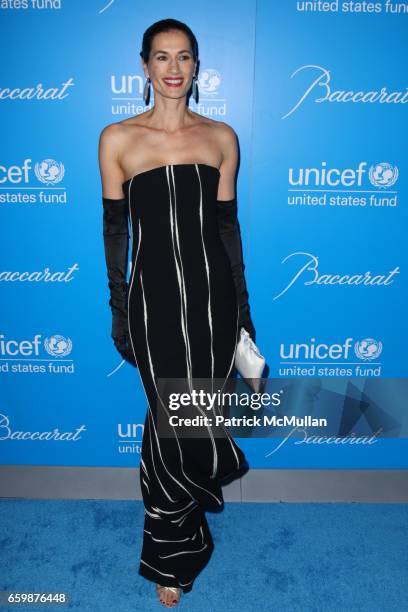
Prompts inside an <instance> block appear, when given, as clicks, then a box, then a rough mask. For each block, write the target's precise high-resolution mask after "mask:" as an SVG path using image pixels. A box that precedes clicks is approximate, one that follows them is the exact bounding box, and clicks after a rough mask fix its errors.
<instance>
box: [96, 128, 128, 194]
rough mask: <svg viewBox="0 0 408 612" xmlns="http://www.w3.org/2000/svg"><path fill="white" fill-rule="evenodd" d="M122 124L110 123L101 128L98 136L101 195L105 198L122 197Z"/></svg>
mask: <svg viewBox="0 0 408 612" xmlns="http://www.w3.org/2000/svg"><path fill="white" fill-rule="evenodd" d="M123 142H124V133H123V126H121V125H120V124H119V123H111V124H109V125H107V126H105V127H104V128H103V130H102V131H101V133H100V137H99V151H98V153H99V154H98V158H99V169H100V174H101V180H102V191H103V196H104V197H106V198H121V197H123V192H122V182H123V181H124V176H123V171H122V169H121V166H120V163H119V160H120V156H121V153H122V149H123Z"/></svg>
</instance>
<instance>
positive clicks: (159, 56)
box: [157, 55, 190, 60]
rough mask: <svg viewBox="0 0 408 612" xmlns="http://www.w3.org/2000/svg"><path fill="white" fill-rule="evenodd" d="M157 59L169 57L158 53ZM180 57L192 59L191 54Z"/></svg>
mask: <svg viewBox="0 0 408 612" xmlns="http://www.w3.org/2000/svg"><path fill="white" fill-rule="evenodd" d="M157 59H159V60H162V59H167V57H166V56H165V55H158V56H157ZM180 59H185V60H188V59H190V56H189V55H181V56H180Z"/></svg>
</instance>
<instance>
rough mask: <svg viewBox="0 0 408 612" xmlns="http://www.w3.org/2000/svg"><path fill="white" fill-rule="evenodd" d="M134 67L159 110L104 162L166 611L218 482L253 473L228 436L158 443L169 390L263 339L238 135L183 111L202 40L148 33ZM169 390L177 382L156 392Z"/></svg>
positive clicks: (203, 546) (204, 556)
mask: <svg viewBox="0 0 408 612" xmlns="http://www.w3.org/2000/svg"><path fill="white" fill-rule="evenodd" d="M140 55H141V57H142V66H143V70H144V73H145V76H146V78H147V82H146V87H145V95H144V97H145V101H146V102H147V99H148V93H149V92H148V90H147V87H150V84H151V85H152V86H153V89H154V94H155V95H154V98H155V104H154V106H153V107H152V108H151V109H150V110H148V111H147V112H144V113H142V114H140V115H137V116H136V117H132V118H131V119H127V120H124V121H121V122H119V123H115V124H111V125H109V126H107V127H106V128H105V129H104V130H103V131H102V133H101V137H100V144H99V163H100V170H101V177H102V186H103V206H104V245H105V256H106V264H107V270H108V278H109V288H110V294H111V298H110V302H109V303H110V306H111V309H112V315H113V316H112V337H113V340H114V342H115V346H116V347H117V349H118V350H119V352H120V353H121V355H122V356H123V357H124V359H125V360H126V361H128V362H129V363H132V364H133V365H135V366H136V367H137V368H138V369H139V373H140V377H141V380H142V382H143V386H144V390H145V394H146V398H147V400H148V411H147V414H146V420H145V427H144V434H143V440H142V454H141V462H140V463H141V469H140V483H141V490H142V495H143V502H144V506H145V524H144V535H143V547H142V554H141V561H140V566H139V573H140V574H141V575H142V576H144V577H145V578H147V579H149V580H152V581H154V582H156V585H157V592H158V595H159V598H160V601H161V602H162V603H164V604H165V605H167V606H172V605H175V604H176V603H177V602H178V601H179V599H180V595H181V591H183V592H188V591H190V590H191V589H192V585H193V582H194V579H195V578H196V576H197V575H198V573H199V572H200V571H201V570H202V569H203V567H204V566H205V564H206V563H207V562H208V560H209V558H210V556H211V553H212V550H213V541H212V538H211V533H210V531H209V529H208V524H207V521H206V517H205V512H204V510H205V508H207V509H212V508H219V507H220V506H222V504H223V496H222V489H221V484H220V482H221V480H222V479H224V478H225V477H226V476H227V475H228V476H231V475H232V476H233V477H236V476H237V475H239V474H240V473H241V470H242V468H243V467H245V466H246V460H245V456H244V454H243V452H242V451H241V449H240V448H239V447H238V446H237V445H236V443H235V442H234V440H233V439H232V437H231V435H230V434H229V432H227V431H226V430H225V433H224V434H223V435H221V436H218V437H215V436H213V435H212V433H211V430H210V429H209V428H205V427H204V428H203V430H202V432H203V431H204V435H203V436H202V437H200V438H198V437H195V438H192V437H190V438H189V437H188V436H185V437H182V436H181V435H180V434H178V432H177V429H176V428H175V427H169V428H168V430H167V435H166V436H164V435H163V430H162V432H161V433H160V432H158V418H159V417H160V418H162V420H163V417H164V420H165V419H166V418H168V416H169V414H170V413H169V409H168V399H169V392H170V390H171V389H173V390H174V388H175V387H174V379H182V380H183V381H184V382H185V383H186V384H187V382H188V385H190V386H188V388H189V389H190V390H191V389H192V386H191V383H192V381H193V380H194V379H196V378H201V379H203V378H204V379H206V380H211V381H213V380H215V379H220V380H222V381H223V382H225V381H226V380H227V379H228V377H229V376H230V374H231V370H232V367H233V364H234V357H235V349H236V345H237V340H238V334H239V331H240V328H241V327H242V326H244V327H245V328H246V329H247V330H248V332H249V333H250V335H251V337H252V339H253V340H255V329H254V327H253V324H252V321H251V317H250V311H249V305H248V292H247V290H246V285H245V278H244V274H243V270H244V265H243V263H242V254H241V240H240V233H239V223H238V220H237V208H236V197H235V192H234V181H235V174H236V167H237V159H238V150H237V142H236V137H235V133H234V131H233V130H232V129H231V128H230V127H229V126H228V125H227V124H225V123H223V122H217V121H213V120H211V119H206V118H204V117H202V116H201V115H199V114H197V113H194V112H192V111H191V110H190V109H189V108H188V106H187V104H186V102H187V94H188V93H189V90H190V88H191V85H192V83H193V92H194V93H195V95H197V83H196V80H197V69H198V45H197V41H196V38H195V36H194V34H193V33H192V32H191V30H190V28H188V26H186V25H185V24H183V23H182V22H179V21H177V20H174V19H165V20H162V21H159V22H157V23H155V24H153V25H152V26H151V27H150V28H148V30H146V32H145V34H144V36H143V45H142V51H141V53H140ZM128 220H129V221H130V227H131V230H132V268H131V269H132V272H131V277H130V280H129V283H128V282H126V273H127V261H128V238H129V232H128ZM163 379H166V380H167V379H170V380H171V381H172V382H171V383H169V384H167V386H166V385H165V387H164V388H163V389H160V388H159V381H160V380H163ZM180 384H181V385H182V384H183V383H180ZM176 386H177V385H176ZM178 388H181V387H178ZM221 389H222V385H221ZM217 390H220V387H218V388H217ZM167 424H168V421H167ZM193 436H194V434H193Z"/></svg>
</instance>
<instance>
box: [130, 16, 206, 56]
mask: <svg viewBox="0 0 408 612" xmlns="http://www.w3.org/2000/svg"><path fill="white" fill-rule="evenodd" d="M171 30H180V31H181V32H184V34H186V36H187V37H188V39H189V41H190V46H191V50H192V53H193V57H194V61H195V62H197V60H198V42H197V39H196V37H195V36H194V34H193V32H192V31H191V30H190V28H189V27H188V25H186V24H185V23H183V22H182V21H178V20H177V19H161V20H160V21H156V22H155V23H153V24H152V25H151V26H150V27H148V28H147V30H146V31H145V33H144V34H143V41H142V50H141V51H140V57H141V58H142V59H143V61H144V62H145V63H146V64H147V62H148V61H149V56H150V51H151V49H152V41H153V38H154V36H156V34H160V33H161V32H170V31H171Z"/></svg>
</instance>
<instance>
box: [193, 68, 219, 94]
mask: <svg viewBox="0 0 408 612" xmlns="http://www.w3.org/2000/svg"><path fill="white" fill-rule="evenodd" d="M220 85H221V75H220V73H219V72H218V70H214V69H213V68H207V69H206V70H204V71H203V72H202V73H201V74H200V76H199V78H198V86H199V89H200V93H203V94H204V95H206V96H214V95H215V94H218V89H219V86H220Z"/></svg>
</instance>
